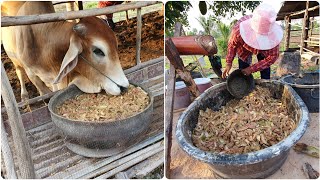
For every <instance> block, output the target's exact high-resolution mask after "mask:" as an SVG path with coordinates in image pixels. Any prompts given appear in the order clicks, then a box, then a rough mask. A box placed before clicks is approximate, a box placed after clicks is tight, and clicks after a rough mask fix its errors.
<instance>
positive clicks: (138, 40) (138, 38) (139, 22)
mask: <svg viewBox="0 0 320 180" xmlns="http://www.w3.org/2000/svg"><path fill="white" fill-rule="evenodd" d="M141 31H142V17H141V8H138V9H137V35H136V64H137V65H139V64H140V63H141V59H140V50H141Z"/></svg>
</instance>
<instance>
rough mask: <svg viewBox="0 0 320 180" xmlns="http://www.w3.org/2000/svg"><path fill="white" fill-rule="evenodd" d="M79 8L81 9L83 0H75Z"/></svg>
mask: <svg viewBox="0 0 320 180" xmlns="http://www.w3.org/2000/svg"><path fill="white" fill-rule="evenodd" d="M77 3H78V8H79V10H83V2H82V1H77Z"/></svg>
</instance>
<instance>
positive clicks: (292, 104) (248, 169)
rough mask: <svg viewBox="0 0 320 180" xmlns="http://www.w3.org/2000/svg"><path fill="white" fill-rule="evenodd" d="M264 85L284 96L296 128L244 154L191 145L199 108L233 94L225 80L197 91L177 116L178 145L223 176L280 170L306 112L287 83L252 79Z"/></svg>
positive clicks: (219, 102)
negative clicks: (211, 150)
mask: <svg viewBox="0 0 320 180" xmlns="http://www.w3.org/2000/svg"><path fill="white" fill-rule="evenodd" d="M256 83H257V84H260V85H262V86H264V87H268V88H269V89H270V90H271V92H272V93H273V94H274V95H275V96H276V97H277V98H281V96H284V97H283V98H284V100H285V101H286V102H288V104H289V107H288V108H289V109H290V111H291V113H296V114H297V116H296V117H297V119H295V121H296V123H297V127H296V129H295V130H294V131H293V132H292V133H291V134H290V135H289V136H288V137H286V138H285V139H283V140H282V141H280V142H279V143H277V144H275V145H273V146H271V147H268V148H265V149H262V150H259V151H255V152H250V153H246V154H236V155H232V154H222V153H214V152H209V151H203V150H201V149H199V148H197V147H195V146H194V145H193V143H192V140H191V134H192V132H193V129H194V128H195V126H196V124H197V122H198V115H199V110H200V109H201V110H205V109H206V108H207V107H208V108H211V109H213V110H218V109H219V108H220V107H221V106H222V105H225V103H226V102H227V101H229V100H231V99H232V98H233V97H232V96H231V94H230V93H229V92H228V91H227V89H226V88H227V87H226V83H221V84H218V85H215V86H213V87H211V88H209V89H208V90H207V91H205V92H204V93H203V94H201V95H200V96H199V97H198V98H197V99H196V100H195V101H194V102H193V103H192V104H190V105H189V107H188V108H187V109H186V110H185V111H184V112H183V113H182V115H181V116H180V117H179V119H178V123H177V128H176V138H177V141H178V143H179V146H180V147H181V148H182V149H183V150H184V151H185V152H186V153H187V154H189V155H190V156H191V157H193V158H195V159H198V160H201V161H203V162H205V163H208V164H209V165H210V166H211V167H212V170H213V171H214V172H215V173H216V174H217V175H218V176H221V177H223V178H233V179H240V178H245V179H248V178H265V177H267V176H269V175H271V174H273V173H274V172H275V171H277V170H278V169H280V167H281V166H282V164H283V163H284V162H285V160H286V158H287V156H288V154H289V151H290V148H291V147H292V146H293V145H294V144H295V143H297V141H298V140H299V139H300V138H301V137H302V135H303V134H304V133H305V131H306V129H307V127H308V124H309V120H310V117H309V112H308V109H307V107H306V105H305V104H304V102H303V101H302V99H301V98H300V97H299V96H298V94H297V93H296V92H295V91H294V90H293V89H292V88H291V87H289V86H287V85H283V84H281V83H280V82H271V81H263V80H260V81H256Z"/></svg>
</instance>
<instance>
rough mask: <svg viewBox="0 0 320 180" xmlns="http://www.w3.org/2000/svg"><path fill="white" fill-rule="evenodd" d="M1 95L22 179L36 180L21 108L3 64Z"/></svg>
mask: <svg viewBox="0 0 320 180" xmlns="http://www.w3.org/2000/svg"><path fill="white" fill-rule="evenodd" d="M1 88H2V89H1V95H2V99H3V102H4V105H5V107H6V109H7V112H8V121H9V124H10V127H11V131H12V137H13V144H14V147H15V151H16V154H17V156H18V158H17V164H18V167H19V171H20V178H22V179H34V178H35V171H34V165H33V161H32V158H31V149H30V145H29V143H28V139H27V136H26V131H25V129H24V127H23V123H22V119H21V115H20V112H19V108H18V105H17V102H16V99H15V97H14V94H13V91H12V89H11V86H10V82H9V79H8V76H7V74H6V71H5V69H4V67H3V64H2V62H1Z"/></svg>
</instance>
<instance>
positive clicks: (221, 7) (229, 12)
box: [199, 1, 260, 17]
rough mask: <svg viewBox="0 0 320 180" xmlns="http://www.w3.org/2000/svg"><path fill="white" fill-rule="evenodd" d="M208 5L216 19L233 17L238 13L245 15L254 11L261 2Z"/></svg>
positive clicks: (209, 2) (215, 3)
mask: <svg viewBox="0 0 320 180" xmlns="http://www.w3.org/2000/svg"><path fill="white" fill-rule="evenodd" d="M207 3H208V4H209V8H208V9H209V10H212V11H211V12H213V14H214V15H215V17H232V16H234V15H235V14H236V13H238V12H240V13H242V15H245V12H246V10H251V11H252V10H254V9H255V8H256V7H257V6H258V5H259V4H260V1H213V2H211V1H207ZM199 9H200V4H199Z"/></svg>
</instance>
